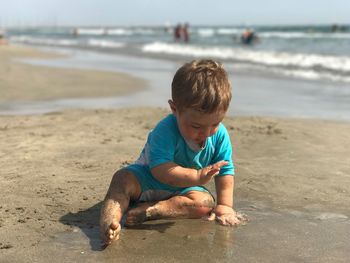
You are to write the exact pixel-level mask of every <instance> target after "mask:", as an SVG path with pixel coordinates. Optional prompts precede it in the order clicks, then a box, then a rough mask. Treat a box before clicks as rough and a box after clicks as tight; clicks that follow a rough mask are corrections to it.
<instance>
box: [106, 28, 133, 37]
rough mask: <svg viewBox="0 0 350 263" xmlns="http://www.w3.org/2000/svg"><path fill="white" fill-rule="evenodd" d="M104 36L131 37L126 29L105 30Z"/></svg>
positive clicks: (130, 32) (130, 33)
mask: <svg viewBox="0 0 350 263" xmlns="http://www.w3.org/2000/svg"><path fill="white" fill-rule="evenodd" d="M105 32H106V34H107V35H119V36H121V35H126V36H129V35H132V31H131V30H128V29H125V28H110V29H106V31H105Z"/></svg>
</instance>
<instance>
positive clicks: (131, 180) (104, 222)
mask: <svg viewBox="0 0 350 263" xmlns="http://www.w3.org/2000/svg"><path fill="white" fill-rule="evenodd" d="M140 191H141V190H140V185H139V183H138V181H137V179H136V178H135V176H134V175H133V174H132V173H131V172H129V171H127V170H120V171H118V172H117V173H115V174H114V176H113V179H112V181H111V184H110V186H109V189H108V192H107V194H106V197H105V200H104V203H103V206H102V209H101V217H100V231H101V239H102V244H103V245H109V244H110V243H112V241H114V240H118V239H119V236H120V230H121V225H120V221H121V219H122V217H123V214H124V213H125V211H126V210H127V208H128V206H129V202H130V200H136V199H137V198H138V196H139V195H140Z"/></svg>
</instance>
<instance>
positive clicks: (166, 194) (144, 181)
mask: <svg viewBox="0 0 350 263" xmlns="http://www.w3.org/2000/svg"><path fill="white" fill-rule="evenodd" d="M124 169H126V170H129V171H130V172H132V173H133V175H135V176H136V178H137V180H138V182H139V184H140V186H141V196H140V198H139V201H141V202H151V201H161V200H166V199H169V198H170V197H173V196H176V195H185V194H186V193H188V192H190V191H199V192H204V193H208V194H210V195H211V196H212V194H211V193H210V192H209V190H208V189H206V188H205V187H204V186H191V187H176V186H171V185H168V184H163V183H161V182H159V181H158V180H157V179H155V178H154V177H153V175H152V174H151V172H150V170H149V168H148V167H147V166H144V165H139V164H131V165H129V166H127V167H125V168H124Z"/></svg>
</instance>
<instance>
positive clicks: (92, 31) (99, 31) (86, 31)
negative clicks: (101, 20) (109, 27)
mask: <svg viewBox="0 0 350 263" xmlns="http://www.w3.org/2000/svg"><path fill="white" fill-rule="evenodd" d="M77 34H78V35H105V34H106V30H105V29H104V28H78V29H77Z"/></svg>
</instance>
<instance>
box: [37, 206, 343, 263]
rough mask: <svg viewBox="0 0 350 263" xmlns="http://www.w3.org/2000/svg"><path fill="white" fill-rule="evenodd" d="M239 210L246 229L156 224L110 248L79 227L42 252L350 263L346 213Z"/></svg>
mask: <svg viewBox="0 0 350 263" xmlns="http://www.w3.org/2000/svg"><path fill="white" fill-rule="evenodd" d="M238 207H243V208H242V210H241V211H242V212H244V213H246V214H247V215H248V216H249V218H250V222H248V223H247V224H246V225H244V226H239V227H233V228H230V227H223V226H220V225H218V224H216V223H213V222H207V221H203V220H175V221H172V220H158V221H150V222H147V223H144V224H142V225H140V226H137V227H134V228H123V229H122V232H121V239H120V240H119V241H116V242H114V243H113V244H112V245H110V246H109V247H107V248H106V249H104V250H101V249H100V240H99V232H98V231H99V230H98V227H97V226H93V227H91V226H90V228H86V227H85V228H84V227H81V228H78V227H76V226H75V227H73V228H72V231H69V232H64V233H59V234H56V235H54V236H52V237H50V238H48V239H47V240H45V241H43V242H41V243H40V244H39V247H38V248H39V251H40V250H42V251H45V252H46V253H47V255H49V256H50V257H51V258H55V259H58V258H60V262H62V260H63V261H67V262H72V261H74V262H114V261H117V262H139V261H140V260H142V262H348V261H347V260H348V259H349V258H350V251H349V249H348V244H349V242H350V221H349V219H348V218H347V217H346V216H344V215H338V214H334V213H333V214H332V216H327V215H326V213H311V212H310V213H305V212H301V211H297V210H270V209H267V208H266V207H265V206H264V205H261V204H260V205H256V204H255V205H249V203H241V204H239V205H238ZM329 214H330V213H329ZM324 215H326V216H324ZM42 256H44V258H43V257H42V259H45V255H42ZM54 262H56V261H55V260H54Z"/></svg>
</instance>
